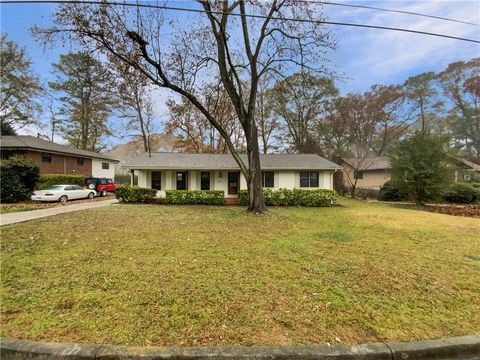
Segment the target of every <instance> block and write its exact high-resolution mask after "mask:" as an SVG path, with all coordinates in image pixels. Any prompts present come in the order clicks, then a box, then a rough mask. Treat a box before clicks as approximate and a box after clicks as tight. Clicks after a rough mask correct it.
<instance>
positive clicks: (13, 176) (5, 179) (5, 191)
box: [0, 156, 39, 203]
mask: <svg viewBox="0 0 480 360" xmlns="http://www.w3.org/2000/svg"><path fill="white" fill-rule="evenodd" d="M38 173H39V169H38V166H37V164H36V163H35V162H34V161H33V160H30V159H27V158H25V157H23V156H12V157H11V158H10V159H8V160H2V161H0V174H1V178H0V183H1V189H0V192H1V202H4V203H14V202H18V201H24V200H27V199H28V198H29V197H30V194H31V192H32V191H33V190H34V189H35V184H36V183H37V181H38Z"/></svg>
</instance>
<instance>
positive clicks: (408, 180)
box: [388, 131, 450, 204]
mask: <svg viewBox="0 0 480 360" xmlns="http://www.w3.org/2000/svg"><path fill="white" fill-rule="evenodd" d="M447 144H448V138H446V137H445V136H443V135H434V134H431V133H428V132H422V131H417V132H415V133H414V134H413V135H412V136H411V137H409V138H407V139H404V140H402V141H400V142H399V143H398V144H396V145H395V146H394V147H393V148H392V149H391V150H390V152H389V156H388V157H389V159H390V162H391V167H392V182H393V184H394V185H395V186H396V187H398V188H399V189H400V191H403V192H405V193H406V194H408V195H409V196H410V198H411V199H412V200H414V201H415V203H417V204H424V203H425V202H426V201H429V200H435V199H437V198H438V197H439V196H440V195H441V194H442V191H443V190H444V189H445V187H446V185H448V183H449V182H450V177H449V167H448V155H447Z"/></svg>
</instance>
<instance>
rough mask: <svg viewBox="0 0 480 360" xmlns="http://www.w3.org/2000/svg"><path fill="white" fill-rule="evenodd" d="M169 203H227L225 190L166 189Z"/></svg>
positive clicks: (166, 199)
mask: <svg viewBox="0 0 480 360" xmlns="http://www.w3.org/2000/svg"><path fill="white" fill-rule="evenodd" d="M165 202H166V203H167V204H201V205H225V191H223V190H166V191H165Z"/></svg>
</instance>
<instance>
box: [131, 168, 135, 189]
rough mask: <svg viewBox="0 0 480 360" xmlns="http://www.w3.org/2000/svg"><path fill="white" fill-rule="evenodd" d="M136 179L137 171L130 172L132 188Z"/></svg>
mask: <svg viewBox="0 0 480 360" xmlns="http://www.w3.org/2000/svg"><path fill="white" fill-rule="evenodd" d="M134 179H135V170H130V186H133V183H134Z"/></svg>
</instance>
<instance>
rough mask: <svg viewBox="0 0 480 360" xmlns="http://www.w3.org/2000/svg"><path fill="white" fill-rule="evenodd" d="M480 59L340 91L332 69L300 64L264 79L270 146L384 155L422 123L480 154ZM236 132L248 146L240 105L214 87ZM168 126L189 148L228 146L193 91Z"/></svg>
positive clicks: (264, 131) (260, 122) (176, 105)
mask: <svg viewBox="0 0 480 360" xmlns="http://www.w3.org/2000/svg"><path fill="white" fill-rule="evenodd" d="M479 92H480V59H479V58H476V59H472V60H470V61H465V62H463V61H460V62H455V63H452V64H449V65H448V67H447V68H446V69H444V70H443V71H440V72H438V73H434V72H428V73H423V74H419V75H415V76H412V77H410V78H408V79H407V80H406V81H405V82H404V83H403V84H400V85H382V84H375V85H372V86H371V88H370V89H369V90H368V91H366V92H364V93H348V94H346V95H345V96H340V95H339V89H338V88H337V86H336V85H335V82H334V80H333V79H332V78H331V77H318V76H313V75H312V74H310V73H308V72H299V73H296V74H293V75H291V76H289V77H287V78H285V79H282V80H280V81H276V82H275V81H273V79H271V81H269V82H264V83H263V84H262V86H261V88H260V91H259V93H258V96H257V107H256V109H257V112H256V115H255V118H256V121H257V126H258V130H259V143H260V147H261V151H262V152H263V153H265V154H266V153H270V152H278V151H286V152H295V153H317V154H320V155H322V156H324V157H326V158H329V159H331V160H334V161H338V159H339V158H344V157H354V158H357V159H360V161H362V159H364V161H368V160H367V159H369V158H371V157H374V156H384V155H386V153H387V151H388V150H389V149H390V148H391V147H392V145H394V144H396V143H397V142H398V141H399V139H400V138H402V137H404V136H407V135H411V134H413V133H414V132H415V131H416V130H419V131H421V132H431V133H435V134H441V135H444V136H447V137H449V138H450V139H451V145H452V147H455V148H456V149H458V150H459V151H462V152H463V153H464V154H465V155H470V156H477V157H478V156H480V109H479V106H480V103H479V101H480V93H479ZM203 96H204V97H205V98H206V99H209V101H208V103H209V104H210V103H211V104H212V106H215V110H214V111H215V112H218V116H217V117H218V118H219V119H220V121H221V122H222V123H223V124H224V125H225V127H226V128H227V129H229V136H230V137H231V138H232V141H233V142H234V144H235V145H236V146H237V147H238V149H239V150H240V151H243V150H244V144H245V142H244V139H243V138H242V131H241V128H240V127H239V126H238V122H237V121H236V117H235V111H234V109H232V108H229V107H228V102H226V101H223V102H222V96H225V94H222V93H221V89H218V88H216V89H215V88H213V87H206V88H205V89H204V94H203ZM167 105H168V109H169V119H168V121H167V123H166V130H167V132H169V133H172V134H174V135H176V136H177V137H178V138H179V140H178V141H177V144H176V147H177V149H178V150H180V151H187V152H228V148H226V147H225V146H224V145H223V141H222V138H221V136H219V134H217V132H216V131H215V128H214V127H212V126H211V125H209V123H208V121H207V119H205V117H204V116H203V115H202V114H201V113H199V112H198V111H197V110H196V109H195V108H194V107H193V106H192V105H191V104H189V103H188V101H186V99H181V100H180V101H173V100H170V101H169V102H168V104H167Z"/></svg>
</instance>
